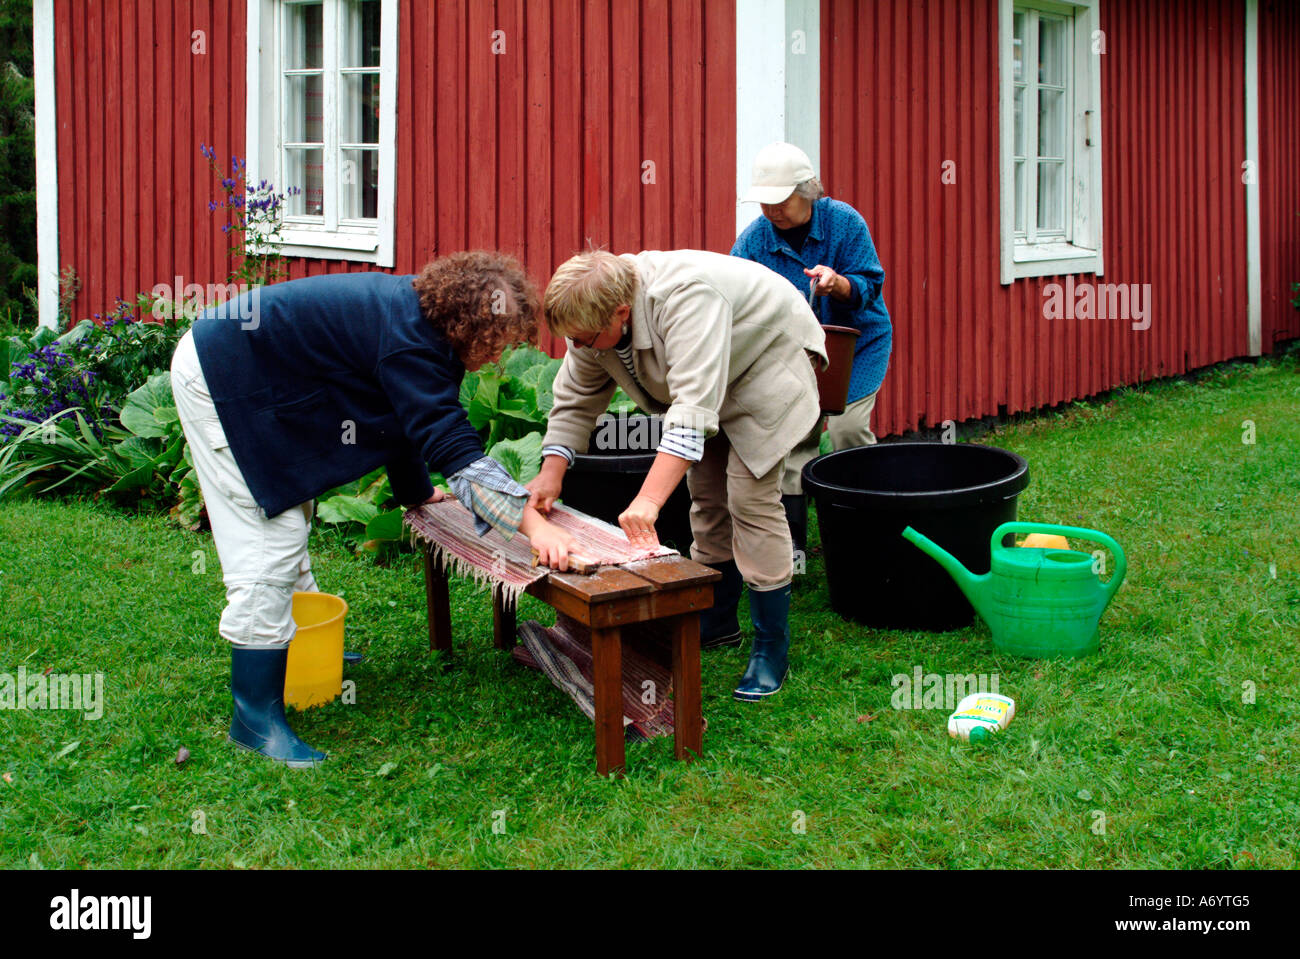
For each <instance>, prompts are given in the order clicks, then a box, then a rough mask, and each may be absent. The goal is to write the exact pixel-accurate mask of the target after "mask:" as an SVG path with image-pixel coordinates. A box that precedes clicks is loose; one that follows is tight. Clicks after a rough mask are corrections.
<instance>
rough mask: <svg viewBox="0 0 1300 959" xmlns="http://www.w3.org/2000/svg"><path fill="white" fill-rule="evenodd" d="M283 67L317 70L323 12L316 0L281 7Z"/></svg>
mask: <svg viewBox="0 0 1300 959" xmlns="http://www.w3.org/2000/svg"><path fill="white" fill-rule="evenodd" d="M284 18H285V25H284V35H285V36H284V39H285V43H284V67H285V69H286V70H304V69H313V70H319V69H320V68H321V67H322V66H323V65H324V63H325V60H324V52H325V50H324V46H323V34H324V29H325V28H324V15H323V8H322V6H321V5H320V4H319V3H294V4H290V5H288V6H287V7H285V10H284Z"/></svg>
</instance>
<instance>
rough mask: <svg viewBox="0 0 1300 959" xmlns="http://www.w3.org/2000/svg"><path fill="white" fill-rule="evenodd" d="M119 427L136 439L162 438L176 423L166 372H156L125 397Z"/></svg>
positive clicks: (169, 375) (169, 376)
mask: <svg viewBox="0 0 1300 959" xmlns="http://www.w3.org/2000/svg"><path fill="white" fill-rule="evenodd" d="M120 418H121V420H122V425H123V426H125V427H126V428H127V429H128V430H130V431H131V432H132V433H134V434H135V435H136V436H146V437H152V438H154V439H162V438H163V437H165V436H167V435H168V433H170V432H171V427H172V424H173V423H175V422H176V420H177V417H176V406H175V403H174V401H173V400H172V384H171V374H170V373H156V374H154V375H153V376H151V377H149V379H148V380H146V381H145V384H144V385H143V386H141V387H140V388H139V389H137V390H135V391H134V392H133V393H131V395H130V396H128V397H127V398H126V405H124V406H123V407H122V412H121V415H120Z"/></svg>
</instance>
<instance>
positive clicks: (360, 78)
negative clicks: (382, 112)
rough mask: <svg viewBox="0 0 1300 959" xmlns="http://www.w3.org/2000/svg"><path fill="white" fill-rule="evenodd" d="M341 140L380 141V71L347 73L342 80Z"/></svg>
mask: <svg viewBox="0 0 1300 959" xmlns="http://www.w3.org/2000/svg"><path fill="white" fill-rule="evenodd" d="M342 89H343V93H342V96H341V97H340V98H339V99H340V100H342V104H341V110H342V113H341V114H340V117H339V137H340V140H339V142H340V143H378V142H379V75H378V74H375V73H345V74H344V75H343V83H342Z"/></svg>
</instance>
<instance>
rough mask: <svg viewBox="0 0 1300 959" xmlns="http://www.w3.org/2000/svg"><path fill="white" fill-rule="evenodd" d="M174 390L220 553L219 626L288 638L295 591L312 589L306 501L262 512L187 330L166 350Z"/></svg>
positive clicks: (239, 637) (239, 634)
mask: <svg viewBox="0 0 1300 959" xmlns="http://www.w3.org/2000/svg"><path fill="white" fill-rule="evenodd" d="M171 374H172V375H171V379H172V395H173V396H174V397H175V402H176V412H177V414H178V415H179V416H180V420H181V428H182V429H184V431H185V439H186V441H187V442H188V443H189V448H190V457H191V458H192V459H193V460H194V472H195V473H196V474H197V475H198V478H199V486H200V487H201V488H202V489H203V502H204V505H205V506H206V508H207V511H208V522H209V523H211V524H212V541H213V543H214V544H215V546H216V548H217V556H218V557H219V558H220V560H221V572H222V576H223V579H224V580H225V584H226V608H225V609H224V610H223V611H222V613H221V624H220V626H219V627H218V632H219V633H220V634H221V637H222V638H223V639H225V640H226V641H227V642H230V643H232V644H234V645H236V646H284V645H286V644H288V642H289V641H290V640H292V639H293V636H294V633H295V632H296V630H297V627H296V626H295V625H294V621H293V594H294V592H295V591H303V592H315V591H316V588H317V587H316V580H315V578H314V577H313V576H312V572H311V558H310V557H309V556H308V555H307V534H308V533H309V532H310V529H311V517H312V504H311V503H310V502H308V503H303V504H302V505H301V506H298V507H295V508H294V509H289V510H285V511H284V512H283V513H281V514H280V515H279V516H276V517H273V518H271V519H267V516H266V513H265V512H263V510H262V509H261V507H259V506H258V505H257V501H256V500H254V499H253V494H252V493H251V492H250V491H249V489H248V484H247V483H245V482H244V474H243V473H241V472H240V471H239V465H238V464H237V463H236V462H235V456H234V454H233V453H231V452H230V444H229V443H228V442H227V441H226V434H225V431H224V430H223V429H222V427H221V420H220V419H219V418H218V416H217V408H216V406H215V405H214V404H213V402H212V395H211V393H209V392H208V384H207V381H206V380H205V379H204V378H203V368H202V367H201V366H200V365H199V356H198V353H197V352H196V351H195V349H194V342H193V334H191V333H186V334H185V335H184V336H183V337H182V338H181V341H180V343H178V344H177V346H176V353H175V354H174V355H173V356H172V370H171Z"/></svg>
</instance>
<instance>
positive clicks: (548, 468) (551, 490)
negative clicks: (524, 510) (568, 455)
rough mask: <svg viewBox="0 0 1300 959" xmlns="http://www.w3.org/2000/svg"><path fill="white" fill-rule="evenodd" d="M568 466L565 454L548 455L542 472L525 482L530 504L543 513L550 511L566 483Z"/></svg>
mask: <svg viewBox="0 0 1300 959" xmlns="http://www.w3.org/2000/svg"><path fill="white" fill-rule="evenodd" d="M568 466H569V464H568V463H567V462H566V461H565V459H564V457H563V456H548V457H546V459H545V461H544V462H543V463H542V469H541V472H539V473H538V474H537V475H536V476H534V477H533V478H532V479H531V480H529V481H528V482H527V483H525V484H524V488H525V489H527V490H528V492H529V497H528V505H529V506H531V507H532V508H533V509H535V510H537V511H538V512H539V513H542V514H543V515H545V514H548V513H550V511H551V507H552V506H553V505H554V504H555V500H556V499H557V498H558V497H559V495H560V489H561V487H563V485H564V471H565V470H566V469H568Z"/></svg>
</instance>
